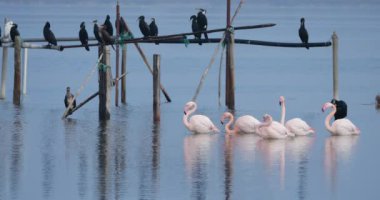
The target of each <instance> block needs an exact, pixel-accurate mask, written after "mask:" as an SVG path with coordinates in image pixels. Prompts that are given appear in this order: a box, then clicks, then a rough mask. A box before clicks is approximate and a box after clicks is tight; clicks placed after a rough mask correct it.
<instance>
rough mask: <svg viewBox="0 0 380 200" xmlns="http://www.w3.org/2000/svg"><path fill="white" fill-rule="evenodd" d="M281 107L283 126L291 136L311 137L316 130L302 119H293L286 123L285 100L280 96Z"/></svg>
mask: <svg viewBox="0 0 380 200" xmlns="http://www.w3.org/2000/svg"><path fill="white" fill-rule="evenodd" d="M280 106H281V124H282V125H284V126H285V127H286V128H287V129H288V131H289V135H291V136H302V135H309V134H313V133H314V129H312V128H311V127H310V126H309V125H308V124H307V123H306V122H305V121H303V120H302V119H300V118H293V119H291V120H288V121H287V122H286V123H285V114H286V108H285V98H284V97H283V96H280Z"/></svg>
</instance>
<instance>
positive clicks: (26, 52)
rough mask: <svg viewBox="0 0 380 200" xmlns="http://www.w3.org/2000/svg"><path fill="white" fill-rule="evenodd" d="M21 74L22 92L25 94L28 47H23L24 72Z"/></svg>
mask: <svg viewBox="0 0 380 200" xmlns="http://www.w3.org/2000/svg"><path fill="white" fill-rule="evenodd" d="M22 75H23V81H22V94H23V95H26V85H27V84H26V83H27V78H28V48H25V49H24V72H23V73H22Z"/></svg>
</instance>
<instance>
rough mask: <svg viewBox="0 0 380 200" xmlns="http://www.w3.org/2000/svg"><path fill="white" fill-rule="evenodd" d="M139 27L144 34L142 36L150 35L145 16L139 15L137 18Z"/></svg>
mask: <svg viewBox="0 0 380 200" xmlns="http://www.w3.org/2000/svg"><path fill="white" fill-rule="evenodd" d="M138 19H139V28H140V31H141V33H142V34H143V35H144V37H149V36H150V29H149V26H148V24H147V23H146V22H145V17H144V16H140V17H139V18H138Z"/></svg>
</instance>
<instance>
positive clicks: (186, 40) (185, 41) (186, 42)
mask: <svg viewBox="0 0 380 200" xmlns="http://www.w3.org/2000/svg"><path fill="white" fill-rule="evenodd" d="M183 43H184V44H185V47H187V46H189V44H190V41H189V39H187V37H186V35H184V36H183Z"/></svg>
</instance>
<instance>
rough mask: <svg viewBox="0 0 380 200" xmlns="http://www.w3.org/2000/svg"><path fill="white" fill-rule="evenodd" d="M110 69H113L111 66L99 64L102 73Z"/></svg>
mask: <svg viewBox="0 0 380 200" xmlns="http://www.w3.org/2000/svg"><path fill="white" fill-rule="evenodd" d="M108 67H109V68H111V66H109V65H106V64H104V63H101V62H99V63H98V69H99V70H100V71H102V72H106V71H107V68H108Z"/></svg>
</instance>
